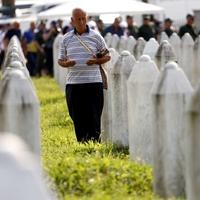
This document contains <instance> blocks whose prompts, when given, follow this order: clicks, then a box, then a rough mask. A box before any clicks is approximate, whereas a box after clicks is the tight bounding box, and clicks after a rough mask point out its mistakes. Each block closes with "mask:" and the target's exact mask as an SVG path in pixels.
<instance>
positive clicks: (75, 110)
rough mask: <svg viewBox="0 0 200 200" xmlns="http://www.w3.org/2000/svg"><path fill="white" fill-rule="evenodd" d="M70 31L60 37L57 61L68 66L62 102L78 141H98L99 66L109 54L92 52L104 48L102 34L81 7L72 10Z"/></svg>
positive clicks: (101, 95) (100, 87) (100, 82)
mask: <svg viewBox="0 0 200 200" xmlns="http://www.w3.org/2000/svg"><path fill="white" fill-rule="evenodd" d="M71 20H72V25H73V27H74V30H72V31H70V32H68V33H67V34H65V35H64V36H63V41H62V42H61V48H60V54H59V59H58V64H59V65H60V66H62V67H64V68H67V69H68V73H67V78H66V89H65V94H66V101H67V106H68V110H69V114H70V117H71V118H72V120H73V123H74V127H75V133H76V138H77V141H78V142H88V141H89V140H92V141H94V142H100V133H101V114H102V109H103V101H104V99H103V83H102V77H101V73H100V67H99V65H101V64H103V63H106V62H107V61H109V60H110V56H109V55H103V56H102V57H101V58H97V57H96V56H95V55H96V54H97V53H98V52H100V51H102V50H106V49H107V47H106V44H105V41H104V39H103V37H102V36H101V35H100V34H99V33H97V32H96V31H94V30H92V29H90V28H89V26H88V25H87V15H86V12H85V11H84V10H82V9H81V8H75V9H74V10H73V11H72V17H71Z"/></svg>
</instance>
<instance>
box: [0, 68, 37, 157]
mask: <svg viewBox="0 0 200 200" xmlns="http://www.w3.org/2000/svg"><path fill="white" fill-rule="evenodd" d="M0 131H1V132H11V133H13V134H16V135H18V136H20V137H21V138H23V140H24V141H25V142H26V143H27V145H28V146H29V148H30V149H31V150H32V152H34V153H35V154H36V155H38V157H39V156H40V120H39V101H38V98H37V95H36V93H35V90H34V88H33V85H32V83H31V82H30V81H29V79H28V78H27V76H26V75H25V74H24V72H23V71H22V70H20V69H17V68H6V70H5V72H4V74H3V77H2V80H1V81H0Z"/></svg>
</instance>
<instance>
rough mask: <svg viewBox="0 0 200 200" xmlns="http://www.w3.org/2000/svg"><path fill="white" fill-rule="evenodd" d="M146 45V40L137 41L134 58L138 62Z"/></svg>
mask: <svg viewBox="0 0 200 200" xmlns="http://www.w3.org/2000/svg"><path fill="white" fill-rule="evenodd" d="M145 44H146V41H145V40H144V38H142V37H139V38H138V39H137V43H136V45H135V49H134V56H135V59H136V60H138V59H139V58H140V56H141V55H142V54H143V51H144V47H145Z"/></svg>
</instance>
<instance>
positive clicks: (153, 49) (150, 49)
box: [142, 38, 159, 60]
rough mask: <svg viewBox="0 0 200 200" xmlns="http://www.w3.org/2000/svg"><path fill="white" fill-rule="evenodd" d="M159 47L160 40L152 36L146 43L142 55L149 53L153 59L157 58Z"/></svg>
mask: <svg viewBox="0 0 200 200" xmlns="http://www.w3.org/2000/svg"><path fill="white" fill-rule="evenodd" d="M158 48H159V44H158V42H157V41H156V40H155V38H151V39H150V40H149V41H148V42H147V43H146V44H145V47H144V50H143V54H142V55H149V56H150V58H151V59H152V60H154V59H155V55H156V53H157V51H158Z"/></svg>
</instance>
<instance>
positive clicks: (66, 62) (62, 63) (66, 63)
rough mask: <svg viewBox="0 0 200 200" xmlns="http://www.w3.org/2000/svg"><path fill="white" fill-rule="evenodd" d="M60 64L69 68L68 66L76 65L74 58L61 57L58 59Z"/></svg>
mask: <svg viewBox="0 0 200 200" xmlns="http://www.w3.org/2000/svg"><path fill="white" fill-rule="evenodd" d="M58 64H59V65H60V66H61V67H64V68H67V67H72V66H74V65H75V61H73V60H62V59H59V60H58Z"/></svg>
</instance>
